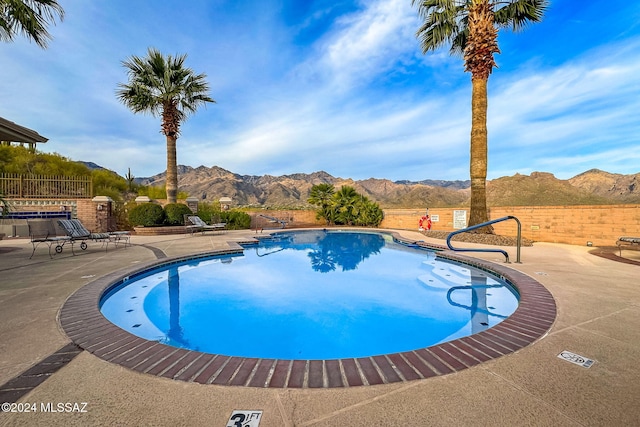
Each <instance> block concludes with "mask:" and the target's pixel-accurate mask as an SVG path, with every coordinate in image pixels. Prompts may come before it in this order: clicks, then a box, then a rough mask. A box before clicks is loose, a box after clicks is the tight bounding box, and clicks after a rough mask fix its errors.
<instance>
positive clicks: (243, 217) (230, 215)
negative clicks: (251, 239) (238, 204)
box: [220, 211, 251, 230]
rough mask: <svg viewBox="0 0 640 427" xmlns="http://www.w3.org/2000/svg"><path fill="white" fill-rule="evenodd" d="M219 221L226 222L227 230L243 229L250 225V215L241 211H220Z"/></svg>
mask: <svg viewBox="0 0 640 427" xmlns="http://www.w3.org/2000/svg"><path fill="white" fill-rule="evenodd" d="M220 222H226V223H227V229H229V230H245V229H248V228H250V227H251V216H250V215H249V214H248V213H246V212H242V211H222V212H220Z"/></svg>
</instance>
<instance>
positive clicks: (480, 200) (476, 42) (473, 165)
mask: <svg viewBox="0 0 640 427" xmlns="http://www.w3.org/2000/svg"><path fill="white" fill-rule="evenodd" d="M412 4H413V5H416V4H417V5H418V14H419V15H420V17H421V18H422V19H423V20H424V22H423V24H422V26H421V27H420V28H419V29H418V31H417V33H416V35H417V36H418V37H419V39H420V42H421V46H422V51H423V53H427V52H428V51H433V50H436V49H438V48H440V47H442V46H444V45H450V50H449V51H450V53H451V54H452V55H462V56H463V58H464V61H465V71H468V72H470V73H471V85H472V92H471V160H470V167H469V171H470V176H471V206H470V214H469V225H470V226H471V225H476V224H481V223H483V222H486V221H488V220H489V215H488V212H487V191H486V181H487V82H488V80H489V75H490V74H491V72H492V70H493V67H495V66H496V63H495V60H494V57H493V55H494V54H496V53H500V49H499V48H498V41H497V39H498V29H501V28H510V29H511V30H513V31H517V30H520V29H522V28H523V27H524V26H525V25H526V24H527V23H529V22H539V21H541V20H542V16H543V15H544V12H545V10H546V8H547V6H548V4H549V2H548V1H547V0H502V1H500V0H412ZM482 231H484V232H486V233H491V232H493V228H492V227H490V226H489V227H483V230H482Z"/></svg>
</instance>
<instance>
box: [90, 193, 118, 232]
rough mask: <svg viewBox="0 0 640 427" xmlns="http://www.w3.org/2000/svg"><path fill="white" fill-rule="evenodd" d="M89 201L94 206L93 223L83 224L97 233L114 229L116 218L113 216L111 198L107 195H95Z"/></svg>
mask: <svg viewBox="0 0 640 427" xmlns="http://www.w3.org/2000/svg"><path fill="white" fill-rule="evenodd" d="M91 201H92V202H93V204H94V206H95V223H94V224H85V226H86V227H87V228H88V229H89V230H91V231H94V232H97V233H104V232H107V231H115V229H116V218H115V217H114V216H113V199H111V197H108V196H96V197H94V198H93V199H91Z"/></svg>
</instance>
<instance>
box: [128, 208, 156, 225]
mask: <svg viewBox="0 0 640 427" xmlns="http://www.w3.org/2000/svg"><path fill="white" fill-rule="evenodd" d="M129 222H130V223H131V225H133V226H134V227H135V226H140V225H141V226H144V227H153V226H154V225H162V223H163V222H164V210H163V209H162V206H160V205H156V204H155V203H143V204H141V205H138V206H136V207H134V208H132V209H131V210H130V211H129Z"/></svg>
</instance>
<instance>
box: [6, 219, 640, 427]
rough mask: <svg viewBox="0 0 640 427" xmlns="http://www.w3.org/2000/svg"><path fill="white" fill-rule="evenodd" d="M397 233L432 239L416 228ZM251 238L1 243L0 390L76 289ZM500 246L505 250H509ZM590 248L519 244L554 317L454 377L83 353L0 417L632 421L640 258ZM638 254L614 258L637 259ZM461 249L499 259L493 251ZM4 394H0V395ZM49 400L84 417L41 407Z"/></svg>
mask: <svg viewBox="0 0 640 427" xmlns="http://www.w3.org/2000/svg"><path fill="white" fill-rule="evenodd" d="M400 233H401V234H402V235H403V236H405V237H407V238H409V239H415V240H426V241H431V242H433V243H436V244H442V241H438V240H429V239H425V238H424V236H422V235H421V234H419V233H417V232H410V231H400ZM254 235H255V234H254V233H253V232H251V231H237V232H236V231H232V232H228V233H226V234H222V235H204V236H202V235H196V236H193V237H191V236H184V235H173V236H157V237H152V236H133V237H132V239H131V242H132V246H131V247H128V248H122V247H119V248H116V249H114V248H112V247H110V248H109V251H108V252H105V251H104V250H102V248H101V245H100V244H96V243H93V244H90V245H89V250H88V251H86V252H81V253H79V254H78V255H77V256H75V257H74V256H72V255H71V252H70V251H69V250H68V249H67V248H65V250H64V251H63V253H62V254H60V255H56V256H55V257H54V259H50V258H49V256H48V254H47V249H46V247H41V248H38V249H37V250H36V254H35V255H34V257H33V259H31V260H29V255H30V254H31V244H30V243H29V241H28V240H26V239H5V240H2V241H0V385H2V384H6V383H7V382H9V381H10V380H12V379H13V378H15V377H16V376H18V375H20V374H21V373H23V372H25V371H27V370H29V369H30V368H31V369H33V367H34V366H35V367H38V366H40V367H41V366H42V364H40V365H39V363H40V362H41V361H42V360H43V359H46V358H49V359H48V360H55V359H56V358H55V357H54V358H51V357H50V356H51V355H53V354H54V353H56V351H58V350H59V349H61V348H63V347H64V346H66V345H68V344H69V343H70V339H69V338H68V337H67V336H66V334H65V333H64V331H63V330H62V329H61V327H60V325H59V323H58V315H59V312H60V309H61V307H62V306H63V304H64V302H65V301H66V300H67V298H68V297H69V296H70V295H71V294H73V293H74V292H75V291H76V290H77V289H79V288H81V287H83V286H84V285H86V284H88V283H90V282H91V281H93V280H95V279H97V278H99V277H102V276H104V275H106V274H108V273H111V272H113V271H114V270H119V269H122V268H124V267H129V266H131V265H135V264H137V263H144V262H147V261H152V260H155V259H157V257H158V255H159V254H165V255H167V256H174V255H182V254H188V253H192V252H200V251H207V250H213V249H227V248H229V245H228V243H227V242H230V241H231V242H233V241H242V240H246V239H247V238H250V237H253V236H254ZM459 246H464V245H463V244H459ZM469 246H474V245H469ZM506 249H507V250H508V251H509V252H510V253H511V254H512V258H513V252H515V248H506ZM592 249H593V248H588V247H579V246H569V245H559V244H548V243H536V244H535V245H534V246H533V247H525V248H522V261H523V263H522V264H515V263H514V264H510V265H509V267H510V268H513V269H515V270H518V271H521V272H523V273H525V274H527V275H529V276H531V277H533V278H535V279H536V280H538V281H539V282H540V283H542V284H543V285H544V286H545V287H546V288H547V289H548V290H549V291H550V292H551V294H552V295H553V297H554V299H555V302H556V305H557V310H558V314H557V318H556V321H555V323H554V324H553V326H552V328H551V330H550V331H549V334H548V335H546V336H545V337H544V338H542V339H540V340H538V341H536V342H534V343H533V344H530V345H529V346H527V347H525V348H523V349H521V350H519V351H517V352H515V353H513V354H510V355H506V356H503V357H500V358H498V359H494V360H491V361H488V362H485V363H482V364H480V365H477V366H475V367H472V368H469V369H465V370H463V371H460V372H457V373H453V374H449V375H444V376H439V377H433V378H428V379H423V380H415V381H410V382H403V383H394V384H383V385H376V386H367V387H347V388H340V389H290V388H285V389H268V388H266V389H263V388H251V387H229V386H218V385H202V384H197V383H187V382H182V381H175V380H170V379H165V378H160V377H156V376H152V375H148V374H142V373H138V372H135V371H132V370H129V369H126V368H124V367H121V366H119V365H115V364H112V363H109V362H105V361H104V360H102V359H99V358H98V357H96V356H94V355H92V354H90V353H88V352H86V351H81V352H79V354H78V355H77V356H75V357H73V359H72V360H71V361H70V362H68V363H67V364H65V365H64V366H63V367H62V368H61V369H60V370H58V371H57V372H55V373H53V374H51V375H50V376H48V379H47V380H46V381H44V382H42V383H41V384H39V385H37V386H36V387H35V388H33V390H31V391H30V392H29V393H28V394H26V395H25V396H23V397H21V398H20V399H19V400H18V402H19V403H35V404H36V408H37V413H3V414H0V425H2V426H4V425H43V426H44V425H47V426H50V425H83V426H84V425H113V424H116V425H200V424H207V425H215V426H225V425H226V424H227V421H228V420H229V418H230V416H231V413H232V412H233V411H234V410H259V411H263V415H262V420H261V422H260V426H262V427H265V426H294V425H295V426H342V425H349V426H360V425H361V426H387V425H389V426H393V425H412V426H413V425H415V426H421V425H466V424H472V423H473V424H476V425H554V426H557V425H567V426H571V425H575V426H580V425H606V426H612V425H638V424H639V423H640V405H638V402H639V401H640V368H639V367H638V360H639V359H640V274H639V273H640V265H634V264H625V263H620V262H615V261H612V260H610V259H606V258H602V257H598V256H594V255H591V254H589V251H590V250H592ZM639 254H640V253H639V252H638V251H626V250H623V253H622V255H623V257H625V258H627V259H635V260H639V258H640V257H638V255H639ZM473 256H474V257H478V258H483V259H486V260H489V261H493V262H496V263H497V264H499V265H503V260H502V259H501V258H502V257H501V256H500V255H496V254H486V255H478V254H473ZM565 350H568V351H571V352H573V353H577V354H580V355H582V356H585V357H587V358H590V359H593V360H595V363H594V365H593V366H591V367H590V368H588V369H587V368H583V367H581V366H578V365H575V364H572V363H569V362H567V361H565V360H562V359H560V358H558V354H560V353H561V352H562V351H565ZM59 356H60V355H59ZM59 358H62V359H64V356H60V357H59ZM69 358H71V356H70V357H69ZM7 390H8V388H7V387H5V388H4V390H0V403H2V401H3V399H2V397H3V394H2V393H7V394H5V396H8V397H9V393H10V391H7ZM57 403H71V404H72V405H69V406H67V408H70V409H72V410H73V409H78V410H82V409H84V411H86V412H82V413H60V412H57V413H44V412H42V406H44V407H45V408H46V407H49V408H57V406H56V404H57ZM74 403H77V404H78V405H77V406H76V407H75V408H74V406H73V404H74ZM82 403H86V406H84V405H82ZM22 406H23V409H24V405H22Z"/></svg>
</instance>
